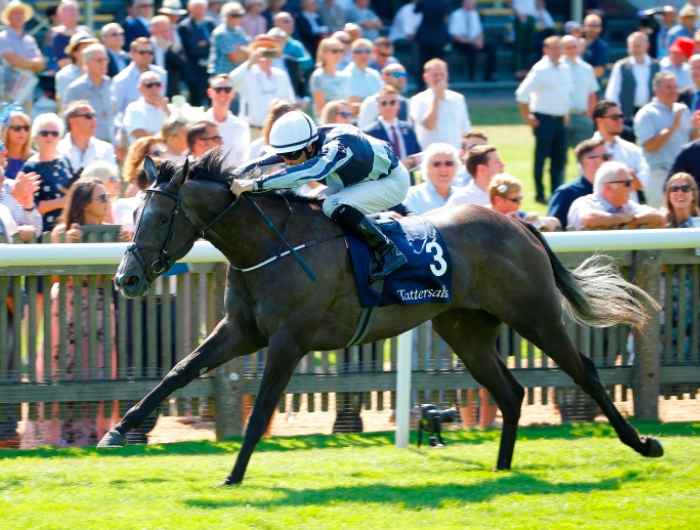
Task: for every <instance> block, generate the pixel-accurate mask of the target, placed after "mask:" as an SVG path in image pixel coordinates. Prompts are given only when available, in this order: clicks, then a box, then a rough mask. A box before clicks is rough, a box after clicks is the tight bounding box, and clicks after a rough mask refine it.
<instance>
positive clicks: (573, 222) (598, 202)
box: [566, 193, 655, 230]
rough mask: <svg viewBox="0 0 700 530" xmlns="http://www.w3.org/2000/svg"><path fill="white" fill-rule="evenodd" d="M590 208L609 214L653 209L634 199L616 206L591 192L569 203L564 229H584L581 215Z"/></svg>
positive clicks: (640, 212)
mask: <svg viewBox="0 0 700 530" xmlns="http://www.w3.org/2000/svg"><path fill="white" fill-rule="evenodd" d="M590 210H597V211H601V212H606V213H610V214H614V213H627V214H631V215H640V214H646V213H649V212H654V211H655V210H654V208H652V207H651V206H647V205H645V204H639V203H636V202H634V201H627V203H626V204H625V205H624V206H622V207H620V208H616V207H615V206H613V205H612V204H610V203H609V202H608V201H606V200H605V199H604V198H603V197H601V196H599V195H596V194H594V193H591V194H590V195H584V196H583V197H579V198H578V199H576V200H575V201H574V202H573V203H572V204H571V208H569V215H568V217H567V223H566V229H567V230H584V227H583V216H584V215H585V214H586V212H588V211H590Z"/></svg>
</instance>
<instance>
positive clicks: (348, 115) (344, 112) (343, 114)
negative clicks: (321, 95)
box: [335, 110, 352, 118]
mask: <svg viewBox="0 0 700 530" xmlns="http://www.w3.org/2000/svg"><path fill="white" fill-rule="evenodd" d="M335 115H336V116H340V117H341V118H352V112H348V111H347V110H341V111H339V112H336V113H335Z"/></svg>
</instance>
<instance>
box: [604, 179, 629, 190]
mask: <svg viewBox="0 0 700 530" xmlns="http://www.w3.org/2000/svg"><path fill="white" fill-rule="evenodd" d="M608 184H622V185H623V186H624V187H625V188H631V187H632V181H631V180H611V181H610V182H608Z"/></svg>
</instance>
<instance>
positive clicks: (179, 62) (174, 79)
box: [165, 45, 187, 99]
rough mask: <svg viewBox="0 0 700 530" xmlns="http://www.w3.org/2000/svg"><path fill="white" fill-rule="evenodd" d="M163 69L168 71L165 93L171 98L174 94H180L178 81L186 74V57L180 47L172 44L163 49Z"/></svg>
mask: <svg viewBox="0 0 700 530" xmlns="http://www.w3.org/2000/svg"><path fill="white" fill-rule="evenodd" d="M165 71H166V72H168V88H167V90H166V93H165V95H166V96H167V97H168V98H170V99H172V97H173V96H174V95H176V94H180V92H181V91H180V82H184V81H185V77H186V75H187V57H186V56H185V50H184V49H183V48H182V47H180V46H178V47H175V46H174V45H172V46H170V47H169V48H168V49H167V50H166V51H165Z"/></svg>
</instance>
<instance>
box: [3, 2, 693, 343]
mask: <svg viewBox="0 0 700 530" xmlns="http://www.w3.org/2000/svg"><path fill="white" fill-rule="evenodd" d="M378 4H379V3H378V2H370V1H369V0H300V1H288V2H285V1H268V2H266V1H264V0H246V1H244V2H243V3H239V2H235V1H233V2H226V3H222V2H211V3H208V2H207V0H189V1H188V2H187V5H186V6H184V7H183V6H182V5H181V3H180V2H179V0H165V1H163V2H162V3H160V4H159V5H160V7H159V8H158V11H157V12H156V10H155V7H156V6H155V5H154V3H153V0H133V1H132V2H131V4H130V6H129V15H128V17H127V18H126V19H125V20H124V21H121V22H119V23H117V22H112V23H108V24H106V25H104V26H103V27H102V28H101V30H100V31H98V32H94V33H93V32H91V31H90V30H89V29H88V28H87V27H85V26H81V25H80V24H79V22H80V15H81V8H80V5H79V4H78V3H76V2H75V1H74V0H63V1H62V2H61V3H60V5H59V6H58V9H57V11H56V25H55V26H53V27H51V28H50V30H49V31H48V32H47V33H46V35H45V36H44V37H43V38H41V39H40V42H39V43H38V42H37V41H36V40H35V39H34V37H32V36H31V35H30V34H29V33H27V32H26V31H25V25H26V23H27V22H28V21H29V20H30V19H31V18H32V16H33V10H32V8H31V7H30V6H28V5H27V4H24V3H22V2H21V1H19V0H12V1H10V2H9V3H7V4H6V5H5V7H4V8H3V10H2V12H1V13H0V20H1V21H2V22H3V23H4V24H5V25H6V26H7V27H6V29H4V30H3V31H0V58H1V63H2V64H1V68H2V76H3V78H7V79H11V80H12V79H14V81H12V82H11V83H10V84H9V85H7V84H6V85H5V87H6V91H5V94H4V95H3V96H2V98H3V100H4V101H5V102H12V103H14V104H17V105H18V106H19V107H23V110H20V109H19V108H16V109H15V110H13V111H12V112H11V113H10V114H9V117H8V119H7V120H6V123H5V124H4V127H3V129H2V144H3V149H2V151H1V152H0V166H2V169H3V171H1V172H0V173H1V176H0V240H2V241H3V242H4V241H7V242H12V241H13V240H14V241H16V242H30V241H38V240H41V239H42V234H44V233H50V234H51V235H50V236H49V237H48V239H49V240H53V241H56V240H59V239H60V240H67V241H70V242H78V241H80V240H81V239H82V228H81V227H82V225H84V224H98V225H119V226H120V227H121V228H120V230H119V237H121V238H122V239H128V238H129V237H130V236H131V233H132V232H133V229H134V227H133V212H134V210H135V209H136V207H137V205H138V203H139V198H140V197H141V194H142V192H143V190H144V189H145V188H146V187H147V186H148V185H149V183H148V181H147V180H146V179H145V176H144V174H143V172H142V166H143V160H144V158H145V157H146V156H150V157H152V158H154V159H156V160H171V161H174V162H176V163H183V162H184V161H185V159H187V158H190V159H191V160H196V159H197V158H199V157H201V156H202V155H203V154H204V153H206V152H208V151H209V150H211V149H215V148H222V150H223V152H224V153H225V156H226V162H227V164H230V165H231V166H236V165H240V164H242V163H243V162H245V161H246V160H249V159H250V158H252V157H255V156H258V155H260V154H261V153H263V152H264V151H265V150H266V145H267V142H268V135H269V131H270V127H271V126H272V124H273V123H274V121H275V120H277V119H278V118H279V117H280V116H282V115H283V114H284V113H286V112H289V111H290V110H293V109H298V108H301V109H303V110H305V111H307V112H309V113H311V114H312V115H314V116H315V118H316V120H317V121H318V123H319V124H326V125H328V124H349V125H350V124H351V125H355V126H357V127H359V128H360V129H362V130H363V131H364V132H365V133H367V134H369V135H371V136H374V137H376V138H379V139H381V140H384V141H385V142H387V144H388V145H389V147H390V148H391V149H392V150H393V151H394V153H395V154H396V155H397V156H398V157H399V159H400V160H401V161H402V162H403V164H404V165H405V166H406V167H407V168H408V169H409V170H410V171H411V172H412V177H413V179H414V183H415V185H414V186H413V187H412V188H411V189H410V190H409V193H408V196H407V197H406V200H405V206H406V207H407V208H408V210H409V211H412V212H414V213H418V214H421V213H425V212H428V211H430V210H432V209H435V208H439V207H442V206H446V205H447V206H452V205H459V204H475V205H480V206H483V207H486V208H491V209H493V210H494V211H496V212H498V213H500V214H503V215H506V216H509V217H513V218H516V219H522V220H526V221H528V222H532V223H533V224H535V225H536V226H538V227H539V228H540V229H542V230H567V229H568V230H587V229H601V228H636V227H661V226H674V227H684V226H689V225H690V224H691V218H692V217H695V216H696V214H697V206H698V204H697V189H698V182H700V164H696V163H695V162H696V161H698V158H699V157H700V144H698V143H690V144H688V142H691V141H693V140H695V139H696V138H698V136H699V135H700V54H696V51H700V33H699V32H697V31H696V28H697V25H698V16H697V12H696V8H695V7H693V6H692V5H688V6H686V7H684V8H683V9H682V10H681V11H680V12H679V13H676V10H675V8H673V7H671V6H665V7H663V8H661V9H659V10H658V19H659V24H658V25H657V26H655V27H654V28H653V31H650V30H648V29H641V30H640V31H635V32H634V33H632V34H630V35H629V37H628V39H627V48H628V56H627V57H625V58H623V59H621V60H619V61H617V62H616V63H614V64H613V65H611V64H610V63H609V49H608V45H607V43H606V41H605V40H604V38H603V35H604V33H603V29H604V22H605V21H604V18H603V16H602V15H601V14H600V13H596V12H591V13H589V14H587V15H586V17H585V18H584V20H583V24H577V23H574V22H569V23H566V24H565V25H563V26H562V28H563V31H560V28H559V27H558V26H557V25H556V24H555V22H554V21H553V19H552V17H551V15H550V14H549V12H548V11H547V8H546V4H545V2H544V1H542V0H537V1H535V0H513V2H512V9H513V18H512V30H513V31H512V35H511V37H512V39H511V40H512V50H513V62H512V66H513V68H512V72H513V75H514V76H515V78H516V79H518V81H519V82H520V84H519V86H518V88H517V91H516V93H515V99H516V102H517V104H518V108H519V111H520V114H521V116H522V118H523V120H524V121H525V122H526V123H527V124H528V125H529V126H530V127H531V128H532V132H533V134H534V137H535V151H534V157H533V162H534V165H533V176H534V182H535V192H536V197H535V198H536V200H537V201H538V202H541V203H543V204H548V205H549V213H548V215H547V216H543V215H538V214H535V213H531V212H530V213H528V212H524V211H523V210H522V209H521V206H522V201H523V199H524V196H523V189H524V186H523V184H522V181H521V180H520V179H519V178H518V177H516V176H513V175H509V174H507V173H505V167H506V163H507V161H504V160H502V158H501V154H500V153H499V150H498V146H497V145H494V144H492V143H489V140H488V138H487V137H486V135H485V134H484V133H483V132H480V131H478V130H475V129H473V128H472V123H471V120H470V116H469V109H468V105H467V99H466V98H465V96H464V95H463V94H462V93H461V92H458V91H456V90H454V87H453V86H452V85H451V81H450V73H451V72H450V69H451V68H450V65H449V63H448V61H447V60H446V59H447V53H448V51H447V50H449V49H451V50H452V52H450V53H452V54H457V55H462V56H464V63H463V64H465V65H466V77H467V79H468V80H474V79H475V77H476V73H477V70H478V68H477V66H478V62H479V60H480V59H481V60H482V62H483V65H484V67H483V77H484V79H485V80H487V81H491V80H494V79H496V78H497V77H498V76H499V75H502V74H499V69H498V61H499V57H502V54H499V53H498V46H499V43H497V42H495V41H493V39H492V38H491V37H490V36H489V35H488V34H487V32H485V30H484V25H483V24H482V20H481V16H480V13H479V9H478V7H477V3H476V2H475V1H474V0H464V1H463V2H461V4H460V5H456V4H454V3H452V2H448V1H447V0H415V1H412V2H408V3H405V5H402V6H400V8H399V9H397V10H396V12H395V13H394V16H393V18H390V19H387V17H386V13H387V10H386V9H384V8H382V9H381V10H380V9H379V8H378V7H377V5H378ZM379 12H381V14H382V15H381V16H380V15H379V14H378V13H379ZM562 33H563V35H562ZM652 44H653V46H652ZM407 47H408V48H407ZM399 48H401V49H403V50H406V49H411V50H412V51H413V52H414V53H415V57H417V58H418V61H417V62H418V68H417V70H418V75H417V77H416V79H415V81H416V83H415V84H416V86H417V90H416V92H415V93H414V94H413V95H412V96H409V94H408V93H407V90H408V86H409V78H410V76H411V75H412V74H415V73H416V72H415V70H416V69H415V68H413V69H412V68H411V66H412V64H411V65H409V64H402V63H401V60H400V59H399V58H398V57H403V56H406V55H405V54H404V55H401V54H397V53H396V49H399ZM540 49H541V51H542V55H541V58H539V59H538V58H537V57H535V55H538V53H539V50H540ZM650 49H651V50H652V51H650ZM652 53H653V56H652ZM482 56H483V57H482ZM38 73H42V74H43V75H44V77H45V78H46V79H49V80H50V82H48V83H46V82H41V83H39V82H38V81H37V74H38ZM453 73H454V70H453ZM686 144H688V145H686ZM569 148H574V152H575V156H576V160H577V163H578V169H579V171H578V173H579V175H578V178H577V179H576V180H574V181H573V182H569V183H564V173H565V163H566V159H567V150H568V149H569ZM547 160H549V172H550V178H551V179H550V183H549V186H548V188H549V192H550V196H551V197H550V198H549V199H548V197H547V193H546V189H547V186H546V185H545V182H544V178H543V177H544V168H545V165H546V163H547ZM672 175H673V176H672ZM521 177H522V176H521ZM669 177H671V178H670V180H668V179H669ZM667 180H668V183H669V184H668V185H667V184H666V182H667ZM319 191H320V189H319V188H318V186H305V188H304V189H303V190H302V192H303V193H310V194H316V193H319ZM77 197H82V198H83V199H81V201H82V202H81V203H80V204H81V208H83V209H84V213H83V214H81V215H78V216H75V215H73V214H71V213H70V212H69V211H68V210H70V208H69V206H70V205H71V204H72V203H71V201H72V200H73V201H75V200H76V198H77ZM46 239H47V238H46V237H45V238H44V240H46ZM76 340H77V339H76ZM108 354H109V353H108V352H104V355H108Z"/></svg>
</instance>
